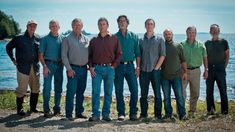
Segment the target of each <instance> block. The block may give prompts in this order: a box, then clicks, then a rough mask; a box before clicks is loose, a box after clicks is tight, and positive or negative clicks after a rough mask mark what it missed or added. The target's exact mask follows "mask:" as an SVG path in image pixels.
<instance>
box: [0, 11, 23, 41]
mask: <svg viewBox="0 0 235 132" xmlns="http://www.w3.org/2000/svg"><path fill="white" fill-rule="evenodd" d="M20 32H21V30H20V28H19V24H18V23H17V22H16V21H15V20H14V18H13V17H12V16H8V15H6V14H5V13H4V12H3V11H1V10H0V40H2V39H4V38H11V37H13V36H15V35H17V34H19V33H20Z"/></svg>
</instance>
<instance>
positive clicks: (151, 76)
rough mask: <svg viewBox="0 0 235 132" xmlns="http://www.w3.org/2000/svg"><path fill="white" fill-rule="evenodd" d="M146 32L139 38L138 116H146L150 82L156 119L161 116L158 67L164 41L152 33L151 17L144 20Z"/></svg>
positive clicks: (163, 50)
mask: <svg viewBox="0 0 235 132" xmlns="http://www.w3.org/2000/svg"><path fill="white" fill-rule="evenodd" d="M145 28H146V30H147V32H146V33H145V34H144V38H142V39H140V52H141V62H140V69H141V71H140V79H139V81H140V88H141V97H140V108H141V114H140V118H146V117H148V114H147V112H148V91H149V83H150V82H151V83H152V88H153V92H154V115H155V118H156V119H157V120H161V118H162V115H161V113H162V98H161V90H160V83H161V73H160V68H161V65H162V63H163V61H164V59H165V56H166V51H165V43H164V40H163V38H162V37H159V36H156V35H155V34H154V28H155V21H154V20H153V19H151V18H149V19H147V20H146V21H145Z"/></svg>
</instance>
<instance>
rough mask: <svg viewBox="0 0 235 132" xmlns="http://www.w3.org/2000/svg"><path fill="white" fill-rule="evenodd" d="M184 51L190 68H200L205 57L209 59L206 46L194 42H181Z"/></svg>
mask: <svg viewBox="0 0 235 132" xmlns="http://www.w3.org/2000/svg"><path fill="white" fill-rule="evenodd" d="M181 44H182V46H183V51H184V57H185V60H186V63H187V67H188V68H192V67H200V66H201V65H202V61H203V58H204V57H207V53H206V48H205V46H204V44H202V43H200V42H198V41H197V40H195V41H194V43H193V44H189V43H188V41H187V40H186V41H184V42H181Z"/></svg>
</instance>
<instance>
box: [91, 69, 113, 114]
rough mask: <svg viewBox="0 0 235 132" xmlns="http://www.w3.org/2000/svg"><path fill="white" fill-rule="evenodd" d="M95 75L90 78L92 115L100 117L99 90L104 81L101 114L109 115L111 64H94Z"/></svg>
mask: <svg viewBox="0 0 235 132" xmlns="http://www.w3.org/2000/svg"><path fill="white" fill-rule="evenodd" d="M95 72H96V76H95V77H93V78H92V117H100V111H99V108H100V90H101V82H102V80H103V81H104V104H103V108H102V116H103V117H109V114H110V106H111V103H112V92H113V82H114V76H115V72H114V69H113V68H112V67H111V66H98V65H95Z"/></svg>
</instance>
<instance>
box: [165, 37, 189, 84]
mask: <svg viewBox="0 0 235 132" xmlns="http://www.w3.org/2000/svg"><path fill="white" fill-rule="evenodd" d="M165 44H166V57H165V60H164V62H163V63H162V66H161V69H162V70H161V71H162V72H161V73H162V77H163V79H166V80H172V79H174V78H175V77H179V76H180V75H181V63H183V62H185V58H184V53H183V47H182V45H180V44H179V43H175V42H173V41H171V42H169V43H168V42H165Z"/></svg>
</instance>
